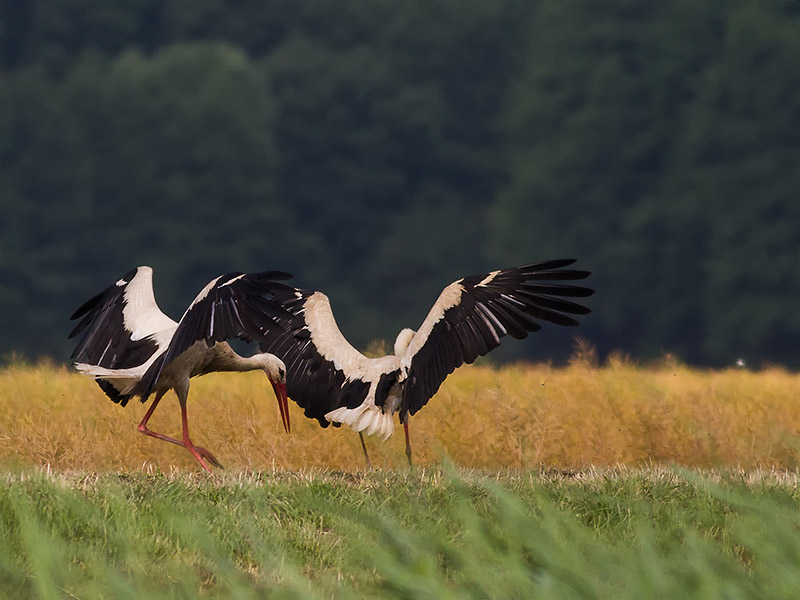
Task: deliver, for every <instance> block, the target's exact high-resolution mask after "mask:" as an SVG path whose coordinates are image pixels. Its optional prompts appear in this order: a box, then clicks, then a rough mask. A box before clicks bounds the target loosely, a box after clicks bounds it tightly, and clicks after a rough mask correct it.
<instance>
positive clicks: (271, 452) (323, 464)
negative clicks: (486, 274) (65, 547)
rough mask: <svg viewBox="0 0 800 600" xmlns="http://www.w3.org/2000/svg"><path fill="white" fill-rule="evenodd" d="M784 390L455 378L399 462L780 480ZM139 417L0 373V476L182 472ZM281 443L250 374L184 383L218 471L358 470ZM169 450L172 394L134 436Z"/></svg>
mask: <svg viewBox="0 0 800 600" xmlns="http://www.w3.org/2000/svg"><path fill="white" fill-rule="evenodd" d="M798 391H800V375H797V374H795V373H791V372H788V371H785V370H782V369H777V368H774V369H766V370H760V371H748V370H744V369H728V370H723V371H709V370H698V369H693V368H690V367H686V366H683V365H677V364H670V363H669V362H664V363H662V364H660V365H658V366H651V367H641V366H637V365H635V364H632V363H630V362H627V361H624V360H620V359H610V360H609V361H608V363H607V364H606V365H604V366H600V367H598V366H595V365H593V363H592V361H591V360H574V361H573V362H572V363H571V364H570V365H569V366H567V367H562V368H554V367H551V366H547V365H514V366H507V367H503V368H494V367H488V366H471V367H462V368H461V369H458V370H457V371H456V372H455V373H454V374H453V375H451V376H450V377H449V378H448V379H447V381H446V382H445V383H444V385H443V386H442V388H441V389H440V390H439V392H438V394H437V395H436V396H435V397H434V398H433V399H432V400H431V402H430V403H429V404H428V405H427V406H426V407H425V408H424V409H423V410H422V411H421V412H420V413H418V414H417V415H416V416H415V417H413V418H412V419H411V422H410V426H411V436H412V446H413V449H414V453H415V462H416V463H417V464H420V465H426V464H431V463H435V462H439V461H441V460H442V459H443V458H449V459H450V460H452V461H454V462H455V463H456V464H458V465H463V466H468V467H475V468H483V469H498V468H519V469H527V468H558V469H576V468H584V467H588V466H614V465H627V466H642V465H652V464H679V465H685V466H692V467H739V468H747V469H749V468H755V467H763V468H796V467H797V466H798V464H800V443H798V433H800V396H798ZM145 408H146V407H145V406H144V405H142V404H140V403H139V402H131V403H130V404H129V405H128V406H127V407H126V408H121V407H120V406H118V405H116V404H113V403H112V402H110V401H109V400H108V399H107V398H106V397H105V395H104V394H103V393H102V392H101V390H100V389H99V388H98V386H97V385H96V384H95V383H94V382H93V381H91V380H90V379H87V378H85V377H82V376H80V375H78V374H76V373H74V372H72V371H70V370H68V369H67V368H64V367H54V366H52V365H48V364H41V365H38V366H23V365H12V366H8V367H5V368H3V369H2V370H0V467H2V468H4V469H6V470H17V469H23V470H24V469H29V468H32V467H33V468H48V467H49V468H52V469H57V470H81V471H117V470H121V471H136V470H145V471H151V470H155V469H160V470H162V471H170V470H173V469H181V470H196V468H197V465H196V463H195V462H194V461H193V459H192V458H191V457H190V455H189V453H188V452H186V451H185V450H183V449H182V448H179V447H177V446H173V445H171V444H166V443H164V442H160V441H158V440H155V439H153V438H149V437H145V436H142V435H141V434H139V433H138V432H137V431H136V425H137V423H138V422H139V420H140V419H141V417H142V416H143V414H144V411H145ZM290 414H291V419H292V433H291V434H290V435H287V434H286V433H284V432H283V430H282V428H281V425H280V418H279V415H278V410H277V405H276V402H275V399H274V396H273V393H272V389H271V387H270V386H269V383H268V381H267V380H266V378H265V377H264V376H263V374H260V373H250V374H214V375H208V376H206V377H202V378H198V379H194V380H192V389H191V392H190V396H189V419H190V426H191V432H192V438H193V440H194V441H195V443H197V444H198V445H202V446H205V447H207V448H209V449H210V450H211V451H212V452H214V453H215V454H216V456H217V457H218V458H219V459H220V461H221V462H222V463H223V464H224V465H225V466H226V467H227V468H228V469H233V470H241V469H253V470H260V469H274V468H278V469H281V468H285V469H290V470H295V469H308V468H316V469H319V468H322V469H333V470H344V471H352V470H361V469H363V468H364V463H363V457H362V456H361V450H360V446H359V442H358V436H357V435H356V434H355V433H353V432H352V431H350V430H349V429H345V428H339V429H334V428H333V427H329V428H327V429H321V428H320V427H319V426H318V425H317V423H316V421H309V420H308V419H306V418H305V417H304V416H303V414H302V411H301V410H300V409H299V408H298V407H297V406H296V405H294V404H293V403H291V402H290ZM150 424H151V427H152V428H153V429H154V430H155V431H159V432H162V433H165V434H167V435H176V436H178V437H179V434H180V414H179V410H178V403H177V400H176V399H175V397H174V395H173V394H171V393H170V394H169V395H168V396H166V397H165V399H164V401H162V403H161V405H160V406H159V408H158V410H157V411H156V412H155V414H154V416H153V418H152V420H151V421H150ZM367 443H368V448H369V450H370V454H371V457H372V461H373V465H374V466H377V467H381V468H386V467H389V468H400V467H403V466H404V464H405V453H404V446H403V435H402V429H401V428H399V427H398V428H397V429H396V430H395V435H394V436H393V437H392V438H391V439H390V440H389V441H388V442H385V443H384V442H381V441H380V440H378V439H376V438H368V439H367Z"/></svg>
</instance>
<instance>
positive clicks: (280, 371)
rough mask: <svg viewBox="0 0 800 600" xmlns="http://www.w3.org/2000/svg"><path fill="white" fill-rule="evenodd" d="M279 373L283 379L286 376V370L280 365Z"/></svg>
mask: <svg viewBox="0 0 800 600" xmlns="http://www.w3.org/2000/svg"><path fill="white" fill-rule="evenodd" d="M278 375H280V376H281V379H283V378H284V377H286V371H284V370H283V369H281V368H280V367H279V368H278Z"/></svg>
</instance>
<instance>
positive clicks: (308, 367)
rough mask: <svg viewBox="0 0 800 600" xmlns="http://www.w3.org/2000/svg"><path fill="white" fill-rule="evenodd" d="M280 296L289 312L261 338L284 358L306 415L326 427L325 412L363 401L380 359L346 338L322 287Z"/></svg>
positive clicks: (265, 349) (293, 395) (264, 347)
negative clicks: (278, 327)
mask: <svg viewBox="0 0 800 600" xmlns="http://www.w3.org/2000/svg"><path fill="white" fill-rule="evenodd" d="M276 300H277V301H278V302H280V304H281V305H282V306H283V307H284V308H285V309H286V310H287V311H289V313H290V316H289V318H285V319H283V318H279V319H278V321H279V323H280V324H281V326H282V328H283V332H282V333H280V334H277V335H270V336H269V337H268V338H266V339H265V340H263V341H262V342H261V350H262V351H263V352H270V353H272V354H274V355H275V356H277V357H279V358H280V359H282V360H283V362H284V363H285V364H286V387H287V392H288V394H289V397H290V398H291V399H292V400H293V401H294V402H296V403H297V404H298V405H299V406H301V407H302V408H303V409H305V415H306V417H308V418H310V419H317V420H318V421H319V423H320V425H322V426H323V427H327V426H328V425H329V424H330V423H329V421H328V420H327V419H326V418H325V414H326V413H328V412H330V411H332V410H334V409H336V408H341V407H343V406H344V407H347V408H355V407H357V406H359V405H360V404H361V403H362V402H363V401H364V399H365V398H366V397H367V393H368V392H369V388H370V382H371V381H372V377H373V376H375V375H376V374H377V375H378V376H380V370H381V365H382V363H381V361H376V360H375V359H368V358H367V357H365V356H364V355H363V354H361V353H360V352H359V351H358V350H356V349H355V348H353V346H351V345H350V344H349V343H348V342H347V340H346V339H345V338H344V336H343V335H342V333H341V331H339V327H338V326H337V325H336V320H335V319H334V317H333V312H332V311H331V307H330V302H329V301H328V298H327V296H325V294H323V293H322V292H314V291H308V290H291V291H289V292H286V293H280V294H278V295H277V296H276ZM337 425H338V423H337Z"/></svg>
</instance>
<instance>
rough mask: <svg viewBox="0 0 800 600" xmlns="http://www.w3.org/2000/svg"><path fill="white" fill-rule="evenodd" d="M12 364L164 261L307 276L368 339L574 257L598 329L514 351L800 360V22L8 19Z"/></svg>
mask: <svg viewBox="0 0 800 600" xmlns="http://www.w3.org/2000/svg"><path fill="white" fill-rule="evenodd" d="M0 7H1V8H0V61H1V64H0V211H1V212H0V355H2V356H3V357H4V360H8V359H9V358H10V357H11V356H12V353H17V354H21V355H22V356H25V357H28V358H35V357H38V356H52V357H53V358H54V359H56V360H57V361H66V360H67V359H68V356H69V352H70V350H71V343H70V342H69V341H68V340H67V339H66V335H67V333H68V332H69V330H70V323H69V322H68V317H69V315H70V313H71V312H72V310H73V309H74V308H75V307H76V306H77V305H78V304H80V303H81V302H82V301H83V300H85V299H86V298H88V297H89V296H90V295H93V294H94V293H95V292H97V291H99V290H100V289H102V288H103V287H105V286H107V285H109V284H110V283H112V282H113V281H115V280H116V279H117V278H118V277H119V276H120V275H122V274H123V273H124V272H126V271H127V270H128V269H130V268H132V267H134V266H137V265H141V264H149V265H151V266H153V267H154V269H155V291H156V297H157V299H158V300H159V303H160V304H161V307H162V309H164V310H165V312H167V313H168V314H170V316H172V317H173V318H176V319H177V318H179V317H180V315H181V312H182V310H183V308H184V307H185V306H187V304H188V303H189V302H190V301H191V299H192V298H193V297H194V295H195V294H196V293H197V292H198V291H199V289H200V288H201V287H202V286H203V285H204V284H205V283H206V282H207V281H209V280H210V279H211V278H213V277H215V276H217V275H219V274H221V273H225V272H229V271H237V270H241V271H254V270H266V269H282V270H287V271H290V272H292V273H294V274H295V276H296V279H295V284H296V285H298V286H300V287H311V288H316V289H321V290H323V291H325V292H326V293H327V294H328V295H329V296H330V297H331V301H332V304H333V308H334V312H335V314H336V316H337V318H338V320H339V323H340V326H341V328H342V330H343V332H344V333H345V335H347V336H348V337H349V338H350V339H351V340H352V341H353V343H354V344H355V345H357V346H358V347H361V348H363V347H364V346H365V345H366V344H367V343H368V342H370V341H371V340H374V339H386V340H390V341H392V340H393V339H394V336H395V335H396V333H397V331H398V330H399V329H400V328H402V327H404V326H411V327H417V326H418V324H419V323H420V322H421V321H422V319H423V318H424V316H425V314H426V313H427V310H428V308H429V307H430V305H431V304H432V303H433V301H434V300H435V298H436V296H437V295H438V293H439V291H440V290H441V289H442V288H443V287H444V286H445V285H446V284H448V283H450V282H451V281H453V280H455V279H457V278H459V277H462V276H464V275H469V274H472V273H479V272H482V271H484V270H491V269H495V268H500V267H507V266H513V265H518V264H522V263H526V262H533V261H538V260H545V259H551V258H559V257H576V258H578V259H579V260H580V262H579V265H581V266H582V267H585V268H588V269H591V270H592V271H593V272H594V274H593V276H592V279H591V280H590V281H591V285H592V286H593V287H595V288H596V289H597V293H596V294H595V296H594V297H592V298H591V299H590V300H589V304H590V306H591V307H592V309H593V312H592V314H591V315H589V317H588V318H586V319H584V322H583V324H582V325H581V327H579V328H577V329H574V330H563V329H558V328H555V327H551V328H547V329H546V330H545V331H543V332H540V333H537V334H535V335H533V336H531V337H530V338H529V339H528V340H527V341H525V342H521V343H520V342H516V343H515V342H513V341H512V342H510V343H507V344H504V345H503V346H502V347H501V349H500V351H499V352H498V353H497V354H496V355H493V358H494V359H495V360H507V359H512V358H528V359H546V358H550V357H552V358H553V359H554V360H563V359H564V358H565V357H566V356H568V355H569V352H570V348H571V346H572V344H573V343H574V342H573V336H575V335H580V336H582V337H584V338H586V339H587V340H589V341H590V342H591V343H592V344H593V345H595V346H596V347H597V348H598V350H599V351H600V352H601V354H605V353H607V352H610V351H612V350H615V349H619V350H621V351H623V352H626V353H629V354H631V355H632V356H634V357H638V358H642V359H649V358H654V357H659V356H661V355H663V354H664V353H666V352H669V353H673V354H674V355H675V356H677V357H678V358H680V359H681V360H684V361H687V362H690V363H695V364H700V365H712V366H719V365H729V364H732V363H733V362H734V361H735V360H736V359H738V358H739V357H742V358H744V359H745V360H747V361H748V363H749V364H754V365H759V364H762V363H764V362H775V363H781V364H785V365H789V366H794V367H797V366H798V365H800V198H798V190H800V3H798V2H790V1H778V0H776V1H774V2H755V1H725V2H721V1H716V2H715V1H710V2H696V1H695V0H675V1H671V2H644V1H625V0H621V1H614V2H595V1H589V0H575V1H563V0H530V1H525V2H523V1H520V0H493V1H492V2H485V1H482V0H481V1H478V0H461V1H457V2H456V1H431V0H405V1H403V2H394V1H389V0H374V1H366V0H363V1H354V0H337V1H332V0H329V1H323V0H273V1H256V0H227V1H223V0H115V1H113V2H109V1H102V0H26V1H21V0H0Z"/></svg>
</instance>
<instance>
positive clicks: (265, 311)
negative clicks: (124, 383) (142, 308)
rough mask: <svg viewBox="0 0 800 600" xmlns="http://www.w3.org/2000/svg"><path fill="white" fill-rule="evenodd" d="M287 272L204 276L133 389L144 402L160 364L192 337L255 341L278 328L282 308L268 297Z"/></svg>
mask: <svg viewBox="0 0 800 600" xmlns="http://www.w3.org/2000/svg"><path fill="white" fill-rule="evenodd" d="M291 277H292V276H291V275H289V274H288V273H283V272H281V271H265V272H263V273H228V274H227V275H221V276H219V277H217V278H216V279H213V280H212V281H210V282H209V283H208V285H206V286H205V287H204V288H203V289H202V290H201V291H200V293H199V294H198V295H197V297H196V298H195V299H194V301H193V302H192V303H191V304H190V305H189V308H187V309H186V312H185V313H184V314H183V317H181V320H180V322H179V323H178V326H177V329H176V330H175V333H174V334H173V336H172V339H171V340H170V342H169V346H168V347H167V350H166V352H164V353H163V355H161V356H160V357H159V358H158V359H157V360H156V361H155V362H154V363H153V364H152V365H151V366H150V367H149V368H148V369H147V372H146V373H145V374H144V375H143V377H142V378H141V381H140V382H139V384H138V385H137V386H136V388H135V390H134V392H133V393H134V394H135V395H139V396H141V397H142V400H143V401H144V400H145V399H146V398H147V396H148V395H149V394H150V393H151V392H152V390H153V386H154V385H155V383H156V382H157V381H158V378H159V376H160V375H161V371H162V370H163V369H164V367H165V366H166V365H168V364H169V363H170V362H172V360H174V359H175V358H177V357H178V356H180V355H181V354H182V353H183V352H185V351H186V350H188V349H189V348H190V347H191V346H192V345H194V344H195V343H196V342H199V341H204V342H205V343H206V345H207V346H208V347H211V346H213V345H214V344H215V343H217V342H223V341H225V340H229V339H233V338H239V339H242V340H244V341H246V342H252V341H254V340H258V341H261V340H263V339H264V338H265V337H266V336H268V335H271V332H278V331H279V330H280V328H279V326H278V325H277V324H276V318H277V317H280V316H282V317H286V316H287V313H286V311H285V310H284V309H283V308H281V307H280V305H278V304H277V303H276V302H274V301H273V300H272V297H273V296H274V295H275V293H276V292H278V291H281V292H285V291H286V290H292V289H293V288H290V287H288V286H286V285H284V284H282V283H279V281H281V280H285V279H289V278H291Z"/></svg>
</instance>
